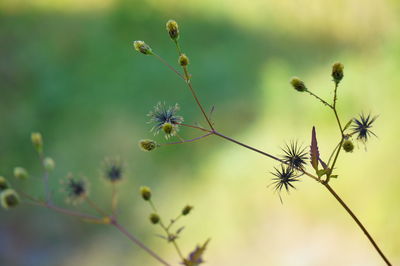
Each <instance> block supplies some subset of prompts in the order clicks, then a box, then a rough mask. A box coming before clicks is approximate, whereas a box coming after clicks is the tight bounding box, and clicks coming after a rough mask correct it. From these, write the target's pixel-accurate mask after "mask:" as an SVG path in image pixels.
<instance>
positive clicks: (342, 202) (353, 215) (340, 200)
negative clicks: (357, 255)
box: [323, 183, 392, 266]
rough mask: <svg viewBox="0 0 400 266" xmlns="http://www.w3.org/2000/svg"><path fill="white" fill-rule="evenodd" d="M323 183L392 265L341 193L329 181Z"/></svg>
mask: <svg viewBox="0 0 400 266" xmlns="http://www.w3.org/2000/svg"><path fill="white" fill-rule="evenodd" d="M323 185H324V186H325V187H326V188H327V189H328V191H329V192H330V193H331V194H332V195H333V196H334V197H335V199H336V200H337V201H338V202H339V203H340V205H342V207H343V208H344V209H345V210H346V211H347V213H348V214H349V215H350V216H351V218H352V219H353V220H354V221H355V222H356V224H357V225H358V227H360V229H361V230H362V231H363V232H364V234H365V235H366V236H367V238H368V240H369V241H370V242H371V244H372V245H373V246H374V248H375V250H376V251H377V252H378V253H379V255H380V256H381V258H382V259H383V260H384V261H385V263H386V264H387V265H388V266H391V265H392V264H391V263H390V262H389V260H388V259H387V258H386V256H385V255H384V254H383V252H382V251H381V250H380V248H379V246H378V245H377V244H376V242H375V240H374V239H373V238H372V236H371V235H370V234H369V232H368V231H367V229H366V228H365V227H364V225H363V224H362V223H361V221H360V220H359V219H358V218H357V216H356V215H355V214H354V213H353V212H352V211H351V209H350V208H349V207H348V206H347V205H346V203H344V201H343V200H342V199H341V198H340V197H339V195H338V194H337V193H336V192H335V191H334V190H333V188H332V187H331V186H329V184H328V183H323Z"/></svg>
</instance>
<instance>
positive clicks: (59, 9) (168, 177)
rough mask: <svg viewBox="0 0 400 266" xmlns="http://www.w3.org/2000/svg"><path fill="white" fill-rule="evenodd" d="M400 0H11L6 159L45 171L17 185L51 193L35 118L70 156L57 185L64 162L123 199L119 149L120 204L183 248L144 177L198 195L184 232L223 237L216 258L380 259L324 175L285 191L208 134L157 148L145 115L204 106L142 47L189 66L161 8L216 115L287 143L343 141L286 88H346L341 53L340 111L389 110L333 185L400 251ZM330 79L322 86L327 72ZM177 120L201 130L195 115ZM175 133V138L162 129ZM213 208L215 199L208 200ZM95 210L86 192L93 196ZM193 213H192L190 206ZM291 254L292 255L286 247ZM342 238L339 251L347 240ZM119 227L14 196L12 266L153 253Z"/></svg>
mask: <svg viewBox="0 0 400 266" xmlns="http://www.w3.org/2000/svg"><path fill="white" fill-rule="evenodd" d="M399 14H400V7H399V4H398V2H397V1H389V0H386V1H381V0H367V1H363V2H362V3H361V2H360V1H356V0H351V1H345V0H343V1H317V0H302V1H278V0H274V1H263V0H257V1H251V3H250V2H249V1H239V0H234V1H232V0H230V1H228V0H223V1H211V0H208V1H178V0H170V1H160V0H147V1H146V0H142V1H127V0H126V1H122V0H121V1H117V0H90V1H78V0H62V1H61V0H60V1H50V0H30V1H22V0H19V1H16V0H3V1H1V2H0V55H1V56H0V58H1V60H0V175H2V176H5V177H7V178H11V177H12V171H13V168H14V167H15V166H23V167H24V168H26V169H28V171H29V173H30V175H31V178H30V179H29V180H27V181H26V182H16V181H14V180H12V181H14V182H13V184H15V186H16V187H19V188H22V187H23V188H24V189H26V190H29V191H31V192H32V194H34V195H43V190H42V186H41V185H42V184H41V181H40V165H39V164H38V161H37V159H36V157H35V152H34V151H33V149H32V146H31V143H30V133H31V132H36V131H40V132H41V133H42V134H43V138H44V147H45V149H46V150H47V154H48V155H49V156H51V157H52V158H54V160H55V161H56V162H57V168H56V169H55V170H54V172H53V173H52V174H51V186H52V188H53V193H54V194H55V195H57V196H56V197H57V200H58V201H59V202H62V201H64V197H63V196H62V194H61V192H60V188H59V187H60V185H59V180H60V179H61V178H63V177H65V176H66V175H67V174H68V172H73V173H76V174H82V175H84V176H86V177H87V179H88V180H90V181H91V191H90V193H91V196H92V197H93V198H94V199H95V200H96V201H97V202H99V204H102V205H104V206H108V205H109V204H110V202H109V199H110V194H111V190H110V187H109V186H108V185H107V184H106V182H104V180H103V179H102V177H101V173H100V170H101V169H102V167H101V161H102V160H103V158H104V157H106V156H115V155H119V156H120V157H121V158H123V159H124V160H125V165H126V167H127V169H126V174H127V178H126V180H125V181H123V182H125V184H124V185H123V186H121V187H120V190H119V193H120V203H121V205H120V207H119V210H120V212H121V215H122V217H123V220H124V222H125V224H126V225H128V226H127V227H128V228H129V229H130V230H132V231H133V232H134V233H135V234H137V235H138V236H139V237H140V238H141V239H143V240H144V241H145V242H146V243H148V244H149V245H150V246H152V247H154V249H155V250H157V251H158V252H160V253H161V254H162V255H163V257H166V258H167V259H168V260H169V261H172V262H175V261H177V260H178V259H177V258H176V257H175V253H174V252H173V250H172V248H171V247H170V246H167V245H165V244H164V242H163V241H160V240H159V239H158V238H157V237H155V233H158V232H157V231H154V228H153V227H152V226H150V225H149V224H148V222H147V218H148V215H147V214H148V209H147V208H146V206H144V204H143V202H142V201H141V199H140V196H139V195H137V194H138V193H137V190H138V188H139V187H140V186H141V185H149V186H151V187H152V188H153V190H154V191H155V192H156V193H155V194H157V198H155V199H154V200H155V201H158V204H159V205H160V209H163V210H170V211H171V212H172V211H176V210H179V209H180V208H181V204H182V201H183V202H185V201H186V202H187V203H190V204H191V205H194V206H195V210H194V211H193V214H191V217H188V219H187V224H186V229H185V232H184V233H183V234H182V236H181V239H180V241H181V246H182V247H184V249H185V250H184V252H185V254H188V253H189V252H190V251H191V250H192V248H193V242H196V240H197V239H204V240H205V239H207V238H208V237H211V242H210V243H209V245H208V246H207V252H206V256H205V258H204V259H205V261H206V263H207V264H206V265H343V264H347V265H360V264H362V265H377V264H379V263H381V262H380V258H379V257H378V256H377V255H376V254H375V253H374V250H373V248H372V247H371V246H370V244H369V243H368V242H367V240H366V239H365V237H364V235H363V234H362V233H361V232H359V230H358V229H357V228H356V226H355V224H353V221H352V220H351V219H350V218H349V217H347V214H345V213H344V211H343V210H342V209H341V208H340V207H339V206H338V205H337V203H336V202H335V201H334V200H333V199H332V197H331V196H330V195H329V194H328V193H326V191H324V188H323V187H322V186H320V185H318V184H316V183H315V182H312V180H307V179H302V180H304V182H298V184H296V185H297V186H296V188H298V189H297V190H296V191H293V192H292V193H291V195H290V196H286V195H283V197H284V198H285V200H284V205H281V204H280V201H279V199H278V197H277V195H274V194H273V192H272V191H271V189H268V188H266V186H267V185H268V184H269V183H270V182H271V175H270V174H269V173H268V172H269V171H270V169H272V166H273V165H274V163H273V162H271V161H269V160H268V159H266V158H263V157H260V156H259V155H257V154H253V153H251V152H250V151H247V150H244V149H242V148H240V147H236V146H234V145H232V144H230V143H224V142H223V141H221V140H217V139H207V140H205V141H203V142H201V143H194V144H188V145H181V146H176V147H169V148H162V149H158V150H156V151H153V152H151V153H143V152H140V150H139V149H138V147H137V141H138V140H139V139H142V138H153V136H152V133H150V132H149V129H150V127H149V125H148V124H146V122H147V119H148V118H147V117H146V114H147V113H148V111H149V110H150V109H151V108H152V107H153V106H154V105H155V104H156V103H157V102H158V101H165V102H166V103H167V104H168V105H173V104H175V103H176V102H178V103H179V104H180V106H181V111H180V114H182V115H183V116H184V117H185V121H190V122H196V121H199V122H203V121H202V118H201V114H200V112H199V111H198V110H197V108H196V106H195V105H194V102H193V99H192V98H191V96H190V94H189V92H188V91H187V90H186V88H185V86H184V84H183V83H182V81H180V80H179V79H178V78H177V77H176V76H175V75H174V74H173V73H172V72H171V71H170V70H168V69H167V68H165V67H164V66H162V65H161V64H160V63H159V62H157V61H156V60H154V58H149V57H146V56H143V55H140V54H138V53H135V52H133V47H132V41H133V40H136V39H143V40H144V41H146V42H147V43H148V44H149V45H151V47H152V48H153V50H155V51H157V53H159V54H161V55H163V56H164V57H165V58H166V59H167V60H168V61H169V62H171V63H173V64H175V65H176V64H177V56H176V52H175V50H174V46H173V43H172V42H171V41H170V39H169V36H168V35H167V34H166V32H165V26H164V25H165V22H166V21H167V20H168V19H170V18H174V19H176V20H177V21H178V22H179V24H180V31H181V39H180V40H181V43H182V45H183V50H184V51H185V53H186V54H187V55H188V56H189V58H190V65H189V67H190V70H191V73H192V74H193V84H194V86H195V88H196V89H197V90H198V94H199V95H200V98H201V99H202V101H203V102H204V104H205V105H206V106H207V108H209V109H211V106H212V105H215V112H214V115H213V116H214V120H215V122H216V125H217V127H218V129H219V130H220V131H221V132H223V133H225V134H227V135H231V136H235V137H236V138H238V139H240V140H243V141H244V142H247V143H249V144H253V145H254V146H256V147H259V148H261V149H265V150H267V151H270V152H271V153H277V154H280V153H281V151H280V150H279V146H282V144H283V143H285V141H288V140H290V139H295V140H298V141H299V143H301V144H305V145H309V142H310V131H311V128H312V126H316V128H317V130H318V146H319V151H320V155H321V156H322V157H324V156H328V153H329V152H330V151H331V149H333V147H334V145H335V141H336V139H337V137H338V136H337V129H336V128H335V121H334V117H332V115H331V113H330V112H329V110H326V108H324V107H323V106H322V105H321V104H320V103H318V102H317V101H315V100H314V99H312V98H311V97H306V96H304V95H300V94H298V93H296V92H294V91H293V89H292V88H291V87H290V84H289V80H290V77H292V76H293V75H297V76H300V77H301V78H302V79H303V80H304V81H305V82H306V84H307V86H308V87H309V88H310V89H312V90H313V91H315V92H317V93H318V94H321V95H322V96H323V97H324V98H330V97H332V95H333V94H332V82H331V79H332V78H331V76H330V75H331V73H330V71H331V65H332V63H333V62H335V61H341V62H342V63H343V64H344V65H345V69H344V72H345V74H344V79H343V80H342V82H341V86H340V89H339V100H338V108H339V112H340V115H341V116H342V117H343V120H347V119H346V118H348V119H350V118H351V117H353V116H355V115H356V114H357V113H359V112H360V111H364V112H366V113H368V112H369V111H371V112H372V113H374V114H375V113H377V114H379V115H380V116H379V119H378V120H377V121H376V122H375V125H374V126H375V127H374V133H376V134H377V135H378V138H374V137H372V138H371V141H370V143H369V146H368V151H367V152H365V151H364V146H363V145H359V146H357V145H356V147H355V150H354V151H353V153H349V154H343V155H342V157H341V158H340V160H339V162H338V171H339V177H340V178H339V179H338V180H333V181H332V185H333V186H334V187H335V188H336V189H337V191H338V193H339V194H341V195H342V196H343V198H344V199H345V201H346V202H347V203H348V204H349V205H350V206H352V207H353V208H354V211H355V212H356V213H357V214H359V216H360V218H361V219H362V220H363V221H364V223H365V225H366V226H367V228H369V230H370V231H371V233H372V235H373V236H375V237H376V239H377V242H378V243H380V244H381V247H382V249H383V250H385V251H386V253H387V255H388V257H389V258H392V260H393V263H394V264H396V262H397V263H398V262H399V260H400V256H399V254H400V237H399V236H400V228H399V226H398V224H399V222H400V212H399V211H398V202H399V200H400V196H399V193H398V188H399V187H400V179H399V174H398V170H397V163H398V162H397V161H398V159H397V158H398V156H397V154H398V150H399V144H398V143H399V142H398V134H399V129H400V125H399V123H398V118H397V117H398V115H397V114H398V112H399V111H400V110H399V107H398V106H399V105H398V99H399V97H400V90H399V89H398V84H400V76H399V75H398V69H399V68H400V63H399V62H400V48H399V47H400V35H399V31H398V29H399V26H400V25H399V21H400V15H399ZM317 86H318V87H317ZM180 134H183V135H185V136H188V137H189V136H195V134H196V133H192V132H190V131H188V130H186V129H185V130H181V131H180ZM155 139H156V140H160V141H163V138H162V136H157V137H155ZM210 206H212V208H210ZM82 208H83V209H85V207H82ZM192 215H193V216H192ZM288 252H289V254H288ZM339 254H340V255H339ZM154 263H155V262H154V261H153V260H152V259H151V258H149V257H147V256H146V255H145V254H144V253H143V252H142V251H140V250H139V249H138V248H137V247H135V246H132V245H131V243H130V242H128V241H127V240H126V239H124V237H123V236H122V235H119V234H118V232H116V231H113V230H111V229H110V228H105V227H104V226H100V225H93V224H84V223H80V222H78V221H75V220H74V219H71V218H68V217H63V216H60V215H58V214H55V213H51V212H49V211H48V210H42V209H36V208H32V207H31V206H28V205H24V206H22V207H19V208H17V209H14V210H9V211H7V212H5V211H1V212H0V265H24V266H25V265H29V266H35V265H40V266H46V265H65V266H67V265H96V266H99V265H154Z"/></svg>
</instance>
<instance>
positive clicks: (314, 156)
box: [310, 127, 319, 171]
mask: <svg viewBox="0 0 400 266" xmlns="http://www.w3.org/2000/svg"><path fill="white" fill-rule="evenodd" d="M310 156H311V165H312V167H313V168H314V169H315V171H318V159H319V151H318V142H317V134H316V133H315V127H313V128H312V133H311V146H310Z"/></svg>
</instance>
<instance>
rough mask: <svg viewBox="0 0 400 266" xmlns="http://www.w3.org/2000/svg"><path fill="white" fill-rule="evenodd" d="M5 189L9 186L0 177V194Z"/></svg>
mask: <svg viewBox="0 0 400 266" xmlns="http://www.w3.org/2000/svg"><path fill="white" fill-rule="evenodd" d="M7 188H10V185H9V184H8V182H7V180H6V179H5V178H4V177H2V176H0V192H2V191H3V190H6V189H7Z"/></svg>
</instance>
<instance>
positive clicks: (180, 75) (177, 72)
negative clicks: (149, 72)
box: [153, 53, 186, 81]
mask: <svg viewBox="0 0 400 266" xmlns="http://www.w3.org/2000/svg"><path fill="white" fill-rule="evenodd" d="M153 55H154V56H155V57H156V58H157V59H158V60H159V61H160V62H161V63H163V64H164V65H166V66H167V67H168V68H169V69H171V70H172V71H173V72H175V74H177V75H178V76H179V77H180V78H181V79H182V80H183V81H186V79H185V77H184V76H183V75H182V74H181V73H179V71H178V70H176V69H175V68H174V67H173V66H171V65H170V64H169V63H168V62H167V61H166V60H164V58H162V57H161V56H159V55H158V54H156V53H153Z"/></svg>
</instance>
